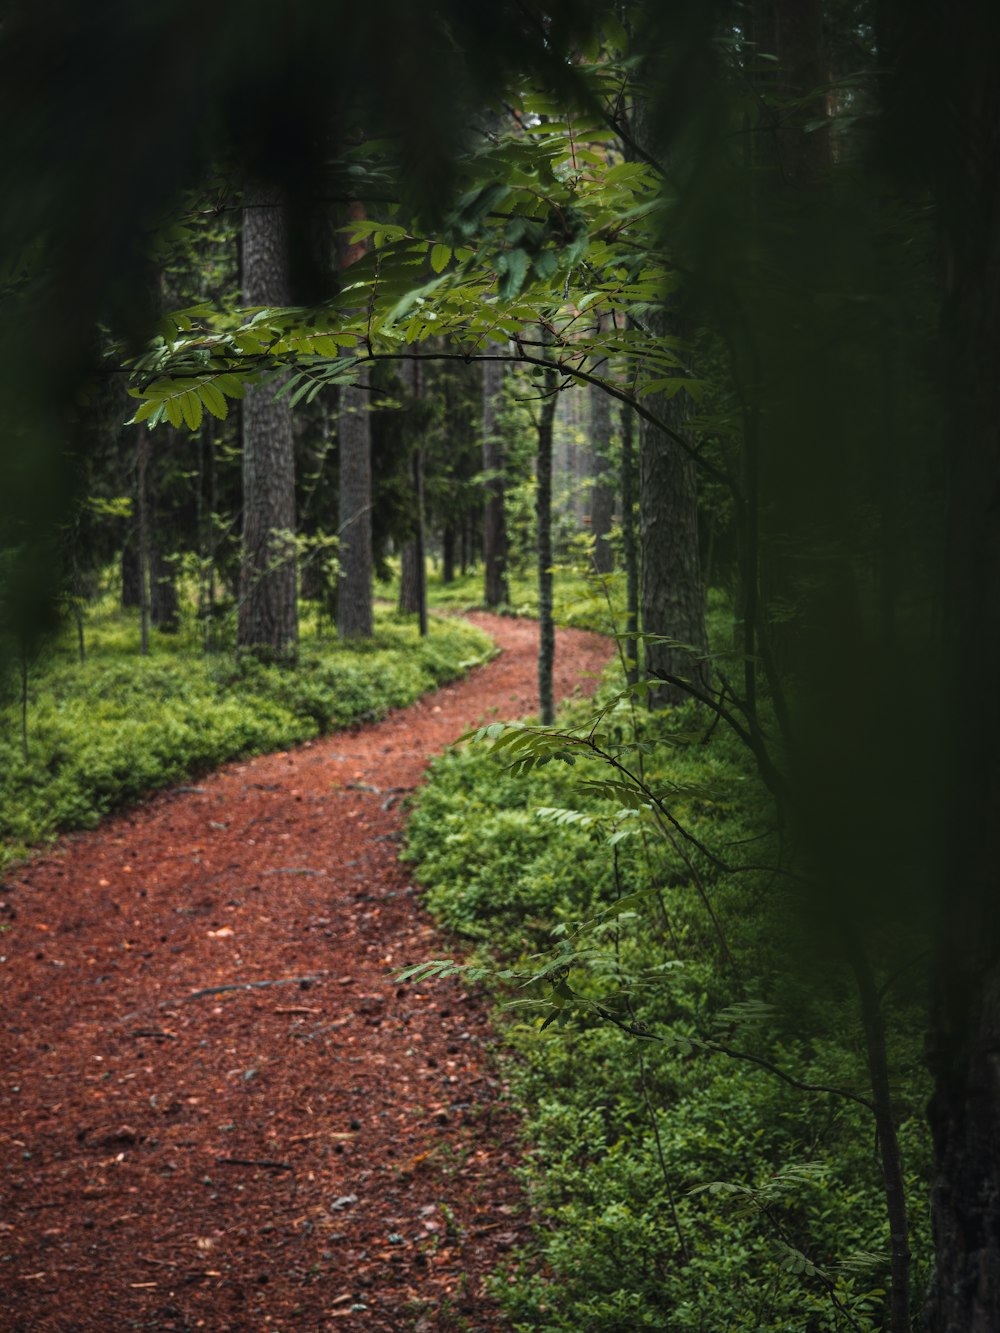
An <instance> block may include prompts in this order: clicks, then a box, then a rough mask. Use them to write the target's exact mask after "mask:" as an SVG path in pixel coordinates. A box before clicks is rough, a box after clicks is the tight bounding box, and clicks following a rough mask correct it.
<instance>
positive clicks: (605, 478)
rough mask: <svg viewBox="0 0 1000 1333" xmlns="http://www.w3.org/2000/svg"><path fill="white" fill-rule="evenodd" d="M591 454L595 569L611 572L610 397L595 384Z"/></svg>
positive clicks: (599, 370)
mask: <svg viewBox="0 0 1000 1333" xmlns="http://www.w3.org/2000/svg"><path fill="white" fill-rule="evenodd" d="M607 327H608V324H607V319H606V317H604V318H602V320H601V328H602V329H606V328H607ZM606 369H607V361H600V362H598V363H597V365H595V367H594V371H595V373H596V374H603V373H604V372H605V371H606ZM590 456H591V459H592V462H593V484H592V487H591V492H590V531H591V534H592V535H593V538H594V569H595V570H596V571H597V573H598V574H610V573H611V571H612V570H613V569H614V565H615V561H614V552H613V551H612V549H611V543H610V541H609V540H608V535H609V533H610V532H611V523H612V520H613V519H614V512H615V492H614V486H613V485H612V475H613V473H612V465H611V399H610V397H609V396H608V394H607V393H605V391H604V390H603V389H602V388H600V387H599V386H598V385H596V384H592V385H591V386H590Z"/></svg>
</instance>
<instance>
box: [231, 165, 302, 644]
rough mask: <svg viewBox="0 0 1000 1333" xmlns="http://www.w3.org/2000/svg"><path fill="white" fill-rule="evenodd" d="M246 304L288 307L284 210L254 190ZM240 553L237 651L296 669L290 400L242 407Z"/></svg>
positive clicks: (248, 400) (272, 195)
mask: <svg viewBox="0 0 1000 1333" xmlns="http://www.w3.org/2000/svg"><path fill="white" fill-rule="evenodd" d="M240 264H241V269H242V280H243V300H244V303H245V304H246V305H248V306H282V305H288V304H289V302H290V297H289V278H288V264H289V260H288V236H287V226H286V217H285V209H284V204H283V201H282V199H281V196H280V195H279V193H278V192H277V191H275V190H273V189H267V188H263V187H255V188H254V189H252V190H251V191H249V192H248V197H247V202H246V205H245V207H244V210H243V235H242V240H241V246H240ZM241 427H242V438H243V545H242V556H241V564H240V605H239V616H238V621H237V634H236V643H237V649H238V650H239V651H241V652H248V653H252V654H254V655H256V656H260V657H265V658H268V659H271V660H274V661H279V662H287V661H293V660H294V658H295V654H296V650H297V646H298V606H297V590H296V568H295V551H294V545H293V542H292V538H293V534H294V531H295V453H294V441H293V436H292V413H291V408H290V407H289V405H288V399H287V398H280V399H277V400H276V399H275V397H274V386H268V387H266V388H262V387H258V386H254V387H251V388H249V389H248V390H247V394H246V397H245V398H244V400H243V403H242V416H241Z"/></svg>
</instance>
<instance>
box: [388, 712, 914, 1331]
mask: <svg viewBox="0 0 1000 1333" xmlns="http://www.w3.org/2000/svg"><path fill="white" fill-rule="evenodd" d="M585 707H586V706H581V707H576V706H574V711H573V712H572V713H564V714H563V715H562V725H563V726H565V727H573V726H576V727H578V728H580V730H579V732H578V733H577V734H581V735H583V734H586V732H587V729H588V727H589V722H588V716H589V715H588V714H587V713H586V712H585V711H583V708H585ZM636 728H637V732H636ZM602 729H603V731H604V732H605V734H606V736H607V737H608V743H609V745H614V744H615V743H616V741H618V742H622V743H626V742H628V741H630V740H632V739H635V737H636V735H638V739H639V741H640V742H641V745H642V747H643V748H642V751H641V758H640V757H639V754H638V752H634V751H633V752H632V762H634V763H642V765H643V766H644V771H645V779H646V781H647V783H648V784H649V785H650V786H651V787H653V788H655V789H657V790H659V791H662V792H665V793H668V795H669V801H668V805H669V808H670V809H671V811H672V813H673V814H674V815H675V816H676V818H677V820H678V823H679V824H680V825H682V826H683V828H684V829H685V830H686V831H687V832H688V833H689V834H690V835H691V836H693V837H694V838H696V839H697V840H698V843H700V844H701V846H702V848H704V849H705V850H704V851H703V850H699V848H698V846H696V845H695V844H694V843H692V842H690V841H687V840H686V839H685V838H684V837H682V836H680V835H678V834H677V831H676V829H673V828H671V829H670V830H669V831H670V833H671V835H672V836H670V837H664V836H661V835H660V834H659V833H658V831H657V829H656V827H655V826H654V824H652V823H650V822H649V821H645V822H644V820H643V818H642V817H641V816H640V815H637V814H636V813H635V812H634V811H632V812H630V813H624V814H623V813H620V811H621V807H622V805H623V800H622V798H621V796H620V795H618V796H617V797H616V798H614V799H611V800H608V799H606V795H601V794H600V793H599V792H598V791H596V790H595V789H593V788H591V789H590V790H588V789H587V786H586V784H587V782H588V781H590V782H593V781H595V780H596V781H601V780H602V779H603V778H604V777H606V769H605V768H604V767H603V766H602V765H600V764H595V763H590V762H588V761H587V760H585V759H580V760H578V762H576V763H575V764H573V765H572V766H570V765H569V764H566V763H563V762H559V761H558V758H556V759H554V760H552V761H550V762H548V763H546V764H544V765H542V764H536V765H535V766H534V767H533V768H532V770H531V771H530V772H528V773H526V774H521V775H515V774H513V773H512V772H511V771H510V763H511V760H512V759H513V758H514V757H515V752H514V751H499V752H498V753H496V754H494V753H491V748H490V743H489V741H488V740H486V741H482V742H479V743H474V744H466V745H463V746H461V747H458V748H456V749H454V750H452V751H451V752H449V753H448V754H446V755H445V756H443V757H442V758H440V759H439V760H438V761H436V763H435V764H434V765H433V768H432V771H431V775H430V781H429V784H428V785H427V786H426V787H425V788H424V789H422V791H421V793H420V796H419V799H418V802H417V806H416V809H415V812H414V814H413V816H412V819H411V822H410V825H409V834H408V838H409V842H408V855H409V856H410V857H411V858H412V859H413V860H414V862H415V863H416V873H417V875H418V877H419V880H420V881H421V882H422V883H423V885H424V886H425V899H424V900H425V902H426V903H427V905H428V906H429V907H430V909H431V911H432V912H433V913H434V915H435V916H436V917H437V918H438V920H439V921H440V922H442V923H444V924H445V925H446V926H447V927H449V928H450V929H451V930H452V931H453V932H455V933H456V934H457V935H458V936H461V937H463V938H464V939H465V940H466V941H471V942H472V947H473V949H474V951H475V952H474V960H475V961H477V962H478V963H479V964H481V965H482V968H483V969H484V970H485V971H486V972H487V973H488V974H489V975H488V976H486V983H487V984H488V985H490V986H491V987H493V988H494V989H495V992H496V995H497V1000H498V1003H499V1004H500V1005H501V1007H500V1008H499V1009H498V1011H497V1015H498V1022H499V1023H500V1026H501V1036H502V1040H503V1043H504V1046H505V1048H506V1050H507V1052H508V1054H507V1055H506V1057H505V1058H504V1065H505V1069H506V1074H507V1077H508V1080H509V1084H510V1088H511V1091H512V1095H513V1097H514V1099H515V1101H516V1103H517V1105H518V1106H519V1108H520V1112H521V1115H522V1117H523V1125H524V1144H525V1158H524V1161H525V1165H524V1170H523V1174H524V1181H525V1185H526V1188H527V1191H528V1194H529V1197H530V1199H531V1202H532V1204H533V1207H534V1209H535V1214H536V1219H537V1226H536V1228H535V1232H534V1239H533V1241H532V1243H531V1244H530V1245H529V1246H527V1247H526V1248H525V1249H524V1250H523V1251H522V1252H521V1253H520V1254H519V1255H518V1256H517V1257H516V1258H515V1259H514V1261H513V1262H512V1263H511V1265H510V1267H509V1269H508V1271H506V1272H504V1273H502V1274H500V1275H499V1277H498V1278H497V1281H496V1286H497V1290H498V1292H499V1293H500V1296H501V1299H502V1301H503V1304H504V1306H505V1308H506V1310H507V1312H508V1314H509V1316H510V1318H511V1321H512V1326H513V1327H514V1328H515V1329H517V1330H523V1331H524V1333H527V1331H528V1330H532V1331H535V1330H566V1331H567V1333H568V1331H570V1330H572V1331H573V1333H577V1331H578V1330H581V1329H586V1330H588V1333H632V1331H633V1330H636V1329H658V1330H664V1331H666V1330H669V1333H721V1331H722V1330H725V1331H726V1333H731V1331H735V1330H747V1331H749V1330H761V1331H763V1330H767V1333H805V1331H808V1333H834V1330H855V1333H856V1331H857V1330H865V1331H866V1333H868V1331H871V1330H876V1329H881V1328H883V1327H885V1311H884V1296H885V1284H886V1277H887V1269H888V1253H887V1252H888V1238H887V1228H886V1222H885V1204H884V1200H883V1196H882V1192H881V1187H880V1167H879V1161H878V1157H877V1154H876V1143H875V1134H874V1126H873V1121H872V1116H871V1114H870V1112H869V1110H868V1109H867V1108H866V1107H865V1106H863V1105H860V1104H859V1103H858V1102H856V1101H853V1100H851V1098H850V1097H849V1096H844V1095H837V1094H836V1093H827V1092H821V1091H806V1090H804V1089H803V1088H802V1087H796V1086H793V1085H792V1083H790V1082H788V1081H786V1080H787V1079H791V1080H792V1081H793V1083H798V1084H808V1085H813V1086H814V1087H819V1086H823V1087H830V1088H834V1089H840V1090H841V1092H846V1093H856V1094H857V1095H860V1096H864V1095H865V1094H866V1093H867V1092H868V1084H867V1070H866V1066H865V1048H864V1041H863V1038H862V1035H861V1032H860V1028H859V1023H858V1014H857V1002H856V996H855V994H854V991H853V988H852V986H851V984H850V981H849V979H848V978H847V977H846V976H845V973H844V970H843V968H842V967H840V966H839V965H838V964H837V962H836V960H835V958H834V957H832V956H831V955H829V954H828V953H827V952H826V951H825V950H824V947H823V941H822V938H817V936H816V935H815V934H814V933H812V932H811V931H810V930H809V928H808V926H807V924H805V923H804V921H803V917H802V915H801V913H800V912H798V911H797V910H796V908H797V905H798V904H797V903H796V900H795V896H794V895H795V893H796V892H797V891H798V889H797V886H792V885H790V884H789V882H788V881H784V882H783V881H782V880H781V878H780V877H776V876H775V875H774V874H772V873H770V872H769V871H768V870H746V871H743V872H741V873H738V874H733V873H723V872H722V871H721V870H720V869H719V866H718V864H717V863H716V861H715V860H713V857H715V858H719V859H722V860H724V861H725V862H726V863H727V864H729V865H733V864H738V865H748V864H753V865H756V866H764V867H766V866H769V865H773V864H774V862H775V858H776V857H777V855H778V851H779V846H778V842H779V833H778V832H777V831H776V830H775V828H774V824H773V816H772V812H771V808H770V805H769V802H768V800H767V798H766V793H764V792H763V791H762V790H761V789H760V786H759V784H758V782H757V779H756V777H755V775H754V774H753V772H752V770H751V768H750V765H749V764H748V762H747V756H746V754H745V752H744V751H743V750H742V749H741V748H740V746H739V744H738V743H737V742H735V741H734V740H733V739H732V737H731V736H730V735H729V734H727V733H726V732H725V731H724V730H722V729H718V730H716V731H715V732H714V733H713V734H712V736H711V738H710V739H709V740H708V741H707V742H705V739H704V736H705V731H706V722H705V720H704V719H702V718H699V717H697V716H696V715H695V713H694V712H693V710H691V709H690V708H689V709H670V710H666V711H664V712H662V713H659V714H655V715H650V714H647V713H646V711H645V710H644V709H642V710H639V712H638V713H636V714H634V713H633V710H632V709H631V707H630V705H629V704H628V702H627V701H623V702H621V703H620V704H619V705H618V706H617V707H616V708H615V709H614V710H613V711H612V712H611V714H610V715H609V717H608V718H607V719H606V720H605V723H603V724H602ZM524 753H527V751H522V754H524ZM626 804H627V803H626ZM540 808H541V809H543V810H547V811H549V814H548V815H547V816H545V817H540V816H539V813H538V812H539V809H540ZM554 811H563V812H564V813H562V814H558V813H553V812H554ZM569 812H572V813H569ZM633 830H634V831H633ZM615 832H617V833H622V832H628V833H629V834H630V836H627V837H623V838H620V839H619V840H617V841H612V838H611V835H612V834H613V833H615ZM623 898H626V899H627V901H626V902H625V903H622V902H621V900H622V899H623ZM616 902H617V903H618V904H619V905H618V907H616V908H612V907H611V905H612V904H614V903H616ZM706 904H710V905H711V909H712V913H714V917H715V920H714V921H713V916H712V913H710V912H709V911H708V910H707V907H706ZM588 922H589V923H590V924H589V925H583V923H588ZM560 955H561V956H562V965H561V967H559V968H558V970H556V971H550V972H549V973H548V975H547V976H545V977H543V978H541V979H539V980H537V981H535V982H533V983H528V984H524V979H526V978H527V977H529V976H531V975H532V974H537V973H538V972H539V971H541V970H542V969H543V968H544V967H545V966H547V965H549V966H550V965H552V964H557V965H558V964H559V963H560ZM916 971H917V972H918V973H919V969H916ZM503 973H506V974H507V976H506V979H505V978H504V976H503V975H499V974H503ZM512 973H513V974H516V975H514V976H511V975H510V974H512ZM472 975H473V977H475V976H477V975H478V974H477V973H476V972H475V971H474V972H473V974H472ZM418 980H419V977H418ZM422 984H426V985H433V981H432V980H428V981H426V983H422ZM921 987H922V980H921V977H920V976H919V975H914V974H913V972H912V971H911V973H910V974H909V976H908V977H907V976H906V975H905V974H904V976H903V978H902V979H899V980H894V981H893V982H892V983H891V985H890V986H888V988H887V990H886V993H885V997H884V1002H885V1004H886V1006H887V1011H888V1026H889V1058H890V1064H891V1067H892V1074H893V1079H894V1084H895V1096H896V1108H895V1109H896V1113H897V1116H898V1119H899V1123H900V1138H901V1143H902V1148H903V1153H904V1159H905V1162H906V1166H907V1169H908V1172H909V1176H908V1186H909V1190H910V1201H911V1205H912V1207H911V1215H912V1219H913V1225H914V1235H913V1238H912V1239H913V1249H914V1253H915V1256H916V1266H915V1274H914V1278H915V1287H916V1289H917V1290H919V1289H920V1287H921V1286H922V1284H923V1283H924V1282H925V1281H926V1278H927V1265H926V1256H927V1255H928V1253H929V1238H928V1235H927V1223H926V1216H925V1206H923V1205H922V1202H921V1201H922V1200H923V1199H925V1197H926V1179H927V1169H928V1157H929V1148H928V1143H927V1134H926V1127H925V1122H924V1118H923V1107H924V1104H925V1099H926V1095H927V1083H926V1076H925V1071H924V1070H923V1067H922V1065H921V1064H920V1061H919V1051H920V1041H919V1039H918V1034H919V1030H920V1028H919V1025H920V1019H919V1013H920V1000H921V998H922V996H921ZM546 1020H548V1021H549V1025H548V1026H547V1027H546V1028H545V1029H544V1030H542V1024H543V1023H544V1022H545V1021H546ZM633 1025H641V1028H640V1030H641V1031H642V1032H644V1034H645V1035H639V1036H637V1035H635V1032H634V1028H633ZM727 1052H728V1053H727ZM761 1061H763V1062H765V1063H764V1064H762V1063H760V1062H761ZM766 1065H770V1066H772V1068H771V1069H769V1068H767V1067H766ZM775 1071H780V1074H783V1075H785V1078H784V1079H783V1078H782V1077H780V1076H779V1074H778V1073H776V1072H775Z"/></svg>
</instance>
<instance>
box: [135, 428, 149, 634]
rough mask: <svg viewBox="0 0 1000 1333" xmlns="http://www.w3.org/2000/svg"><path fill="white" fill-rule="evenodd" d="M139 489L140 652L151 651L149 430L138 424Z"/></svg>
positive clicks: (137, 469)
mask: <svg viewBox="0 0 1000 1333" xmlns="http://www.w3.org/2000/svg"><path fill="white" fill-rule="evenodd" d="M136 430H137V431H138V433H139V439H138V445H137V448H138V464H137V468H136V471H137V474H138V491H139V654H140V656H142V657H146V656H147V655H148V653H149V431H148V430H146V428H145V427H144V426H136Z"/></svg>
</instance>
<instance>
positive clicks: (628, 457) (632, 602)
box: [621, 403, 639, 685]
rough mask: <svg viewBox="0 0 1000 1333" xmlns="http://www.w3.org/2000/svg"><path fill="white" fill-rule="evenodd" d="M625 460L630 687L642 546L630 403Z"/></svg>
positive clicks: (634, 675) (634, 676) (624, 420)
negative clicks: (638, 536)
mask: <svg viewBox="0 0 1000 1333" xmlns="http://www.w3.org/2000/svg"><path fill="white" fill-rule="evenodd" d="M621 426H622V459H621V492H622V547H623V554H624V557H625V633H626V634H628V635H629V638H628V640H627V641H626V648H625V656H626V659H627V662H628V666H627V668H626V672H625V674H626V677H627V679H628V682H629V684H630V685H634V684H635V683H636V681H637V680H638V679H639V671H638V666H637V663H638V660H639V641H638V639H637V638H636V637H635V636H636V635H637V634H638V632H639V543H638V541H637V540H636V531H635V445H634V436H635V430H634V427H635V414H634V412H633V411H632V408H631V407H630V406H629V405H628V403H622V405H621Z"/></svg>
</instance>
